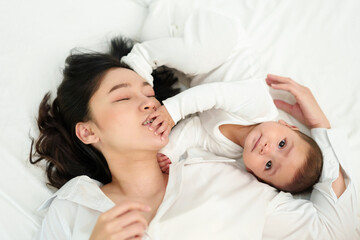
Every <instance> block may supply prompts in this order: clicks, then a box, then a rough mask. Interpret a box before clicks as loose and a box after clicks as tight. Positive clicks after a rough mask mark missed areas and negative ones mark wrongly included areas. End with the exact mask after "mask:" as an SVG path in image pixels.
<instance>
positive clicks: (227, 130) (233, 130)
mask: <svg viewBox="0 0 360 240" xmlns="http://www.w3.org/2000/svg"><path fill="white" fill-rule="evenodd" d="M255 126H256V125H249V126H243V125H237V124H223V125H221V126H220V127H219V130H220V132H221V133H222V134H223V135H224V136H225V137H226V138H228V139H229V140H230V141H232V142H234V143H236V144H237V145H240V146H241V147H244V145H245V139H246V138H247V136H248V135H249V133H250V132H251V130H252V129H253V128H254V127H255Z"/></svg>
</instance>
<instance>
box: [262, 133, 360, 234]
mask: <svg viewBox="0 0 360 240" xmlns="http://www.w3.org/2000/svg"><path fill="white" fill-rule="evenodd" d="M311 132H312V135H313V137H314V139H315V140H316V142H317V143H318V144H319V147H320V149H321V150H322V152H323V156H324V164H323V171H322V175H321V177H320V181H319V183H317V184H316V185H315V186H314V188H313V191H312V193H311V197H310V201H307V200H301V199H294V198H293V197H292V195H291V194H289V193H283V192H280V193H279V194H278V195H277V196H276V197H275V198H274V199H273V200H272V201H271V202H270V205H269V208H268V212H267V220H266V222H265V226H264V232H263V238H264V239H355V238H356V237H355V234H356V233H355V232H356V227H357V224H358V223H357V218H356V213H357V212H358V209H357V208H358V206H357V193H356V188H355V186H354V182H353V180H352V178H351V173H350V169H349V168H348V167H347V166H346V163H345V161H344V160H345V159H347V158H348V157H349V156H347V153H348V151H346V146H345V144H344V143H346V142H347V139H346V137H345V136H344V134H343V133H342V131H340V130H339V129H312V130H311ZM339 167H341V170H342V171H343V173H344V174H343V175H344V178H345V183H346V190H345V192H344V193H343V194H342V195H341V196H340V198H337V197H336V195H335V193H334V191H333V190H332V186H331V184H332V182H333V181H335V180H336V179H337V177H338V172H339Z"/></svg>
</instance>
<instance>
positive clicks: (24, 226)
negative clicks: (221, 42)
mask: <svg viewBox="0 0 360 240" xmlns="http://www.w3.org/2000/svg"><path fill="white" fill-rule="evenodd" d="M147 2H148V1H146V0H137V1H135V0H133V1H132V0H117V1H115V0H108V1H106V2H105V3H104V2H103V3H99V2H98V1H94V0H88V1H70V0H64V1H61V2H49V1H45V0H34V1H20V0H14V1H7V2H5V1H1V2H0V29H1V38H0V46H1V47H0V69H1V71H0V83H1V84H0V86H1V87H0V106H1V111H0V131H1V135H0V159H1V168H0V177H1V181H0V185H1V187H0V209H1V211H0V212H1V217H0V226H1V227H0V239H30V238H32V237H33V236H34V235H35V233H36V231H37V229H38V228H39V226H40V224H41V220H42V217H43V216H42V214H43V213H41V212H38V211H37V210H36V209H37V208H38V207H39V205H40V204H41V203H42V202H43V201H44V200H45V199H46V198H47V197H49V196H50V195H51V194H52V193H53V191H54V189H50V188H48V187H47V186H46V184H45V181H46V177H45V175H44V171H43V169H42V168H41V167H35V166H32V165H31V164H29V161H28V157H29V150H30V144H31V140H30V136H34V137H36V136H37V133H38V132H37V130H36V115H37V109H38V105H39V103H40V101H41V99H42V97H43V96H44V94H45V93H46V92H47V91H49V90H50V91H52V92H55V89H56V87H57V85H58V84H59V83H60V81H61V68H62V67H63V64H64V60H65V58H66V56H67V55H68V53H69V51H70V50H71V49H72V48H74V47H81V48H86V49H92V50H98V51H102V50H104V49H106V46H107V44H108V42H109V39H111V37H114V36H117V35H119V34H121V35H125V36H128V37H130V38H133V39H135V40H138V41H141V40H142V39H141V36H142V34H141V26H142V25H143V23H144V21H145V17H146V14H147ZM220 2H221V1H220ZM239 4H240V5H241V6H242V11H241V13H239V18H240V19H241V20H242V21H243V23H244V26H245V28H246V30H247V31H248V33H249V36H250V38H251V40H252V42H253V44H254V45H255V46H256V47H257V50H258V52H259V54H260V57H261V64H262V66H263V67H264V69H265V71H266V72H269V73H274V74H278V75H283V76H289V77H292V78H293V79H294V80H296V81H298V82H299V83H301V84H304V85H306V86H308V87H309V88H310V89H311V90H312V92H313V93H314V95H315V97H316V98H317V100H318V102H319V104H320V105H321V107H322V109H323V110H324V112H325V113H326V115H327V116H328V118H329V120H330V122H331V125H332V127H341V128H343V129H344V131H345V132H346V133H347V135H348V143H347V144H348V146H349V149H350V154H349V156H350V158H349V159H347V160H348V164H349V165H350V166H351V168H352V169H353V173H354V174H353V175H354V176H353V177H354V179H355V181H356V182H357V183H358V187H357V189H358V190H360V188H359V184H360V157H359V156H360V94H359V89H360V70H359V66H360V45H359V44H358V43H359V42H360V15H359V14H358V12H359V10H360V1H356V0H344V1H336V0H318V1H310V0H297V1H286V0H282V1H281V0H271V1H261V0H239ZM230 7H231V6H230ZM272 94H273V95H274V96H275V97H281V98H284V99H289V96H288V95H285V94H283V93H281V92H272ZM289 100H291V99H289ZM282 116H283V117H284V118H286V120H290V121H291V122H293V123H296V121H295V120H294V119H292V118H290V117H289V116H287V115H286V114H285V113H282ZM358 206H360V199H359V202H358ZM358 219H360V212H358ZM357 231H358V235H359V238H360V226H359V227H358V230H357Z"/></svg>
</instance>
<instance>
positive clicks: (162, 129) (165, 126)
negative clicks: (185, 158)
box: [155, 121, 169, 135]
mask: <svg viewBox="0 0 360 240" xmlns="http://www.w3.org/2000/svg"><path fill="white" fill-rule="evenodd" d="M168 126H169V125H168V124H167V122H165V121H164V122H162V123H161V126H160V127H159V128H158V129H157V130H156V131H155V134H156V135H162V134H163V133H164V132H165V130H166V129H167V128H168Z"/></svg>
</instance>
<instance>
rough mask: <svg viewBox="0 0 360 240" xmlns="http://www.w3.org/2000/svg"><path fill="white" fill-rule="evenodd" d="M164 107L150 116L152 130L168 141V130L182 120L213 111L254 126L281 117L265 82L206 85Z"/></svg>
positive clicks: (252, 81)
mask: <svg viewBox="0 0 360 240" xmlns="http://www.w3.org/2000/svg"><path fill="white" fill-rule="evenodd" d="M163 103H164V106H162V107H160V108H159V109H158V110H157V111H155V112H154V113H152V114H150V115H149V117H148V119H147V121H150V120H151V119H153V122H152V124H151V125H150V126H149V127H150V128H151V129H152V130H154V131H155V134H158V135H160V134H163V137H164V138H165V137H166V132H167V131H168V129H169V128H171V127H172V126H174V124H176V123H177V122H178V121H179V120H180V119H184V118H185V117H186V116H187V115H189V114H193V113H197V112H203V111H206V110H210V109H222V110H224V111H227V112H229V113H233V114H235V115H237V116H241V117H242V118H243V119H245V120H246V121H247V122H253V123H258V122H263V121H268V120H269V119H274V118H275V117H276V116H277V114H278V111H277V109H276V107H275V105H274V103H273V100H272V98H271V96H270V94H269V91H268V87H267V86H266V84H265V82H264V80H263V79H249V80H241V81H234V82H214V83H206V84H202V85H198V86H195V87H192V88H190V89H187V90H185V91H183V92H181V93H179V94H177V95H176V96H173V97H171V98H168V99H166V100H165V101H163ZM169 119H171V120H169ZM164 133H165V134H164Z"/></svg>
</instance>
